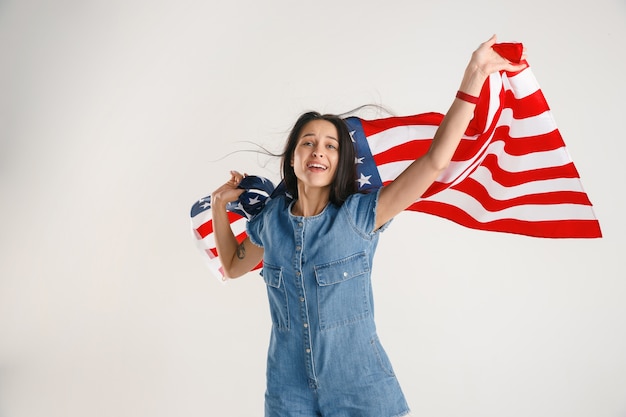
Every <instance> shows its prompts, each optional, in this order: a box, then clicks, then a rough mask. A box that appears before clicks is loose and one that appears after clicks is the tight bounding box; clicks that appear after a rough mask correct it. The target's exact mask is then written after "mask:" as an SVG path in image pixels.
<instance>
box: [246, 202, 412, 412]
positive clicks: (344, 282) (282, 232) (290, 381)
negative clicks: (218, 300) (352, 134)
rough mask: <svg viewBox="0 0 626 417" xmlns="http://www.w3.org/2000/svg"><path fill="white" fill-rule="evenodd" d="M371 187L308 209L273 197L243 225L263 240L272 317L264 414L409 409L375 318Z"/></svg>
mask: <svg viewBox="0 0 626 417" xmlns="http://www.w3.org/2000/svg"><path fill="white" fill-rule="evenodd" d="M378 194H379V193H378V192H373V193H370V194H354V195H352V196H350V197H349V198H348V199H347V200H346V201H345V203H344V204H343V205H342V206H341V207H337V206H335V205H334V204H332V203H329V204H328V205H327V206H326V208H325V209H324V210H323V211H322V212H321V213H320V214H318V215H316V216H310V217H301V216H295V215H293V214H292V213H291V207H292V205H293V202H290V200H287V199H285V198H284V197H277V198H275V199H273V200H271V201H270V202H268V204H267V206H266V207H265V208H264V209H263V210H262V211H261V213H259V214H258V215H257V216H256V217H254V218H253V219H252V220H251V221H250V222H249V223H248V226H247V232H248V236H249V237H250V240H251V241H252V243H254V244H255V245H258V246H261V247H263V248H264V258H263V262H264V264H263V270H262V275H263V279H264V281H265V283H266V286H267V294H268V297H269V303H270V312H271V317H272V332H271V337H270V346H269V350H268V358H267V390H266V394H265V416H266V417H290V416H306V417H309V416H310V417H314V416H324V417H357V416H358V417H396V416H403V415H406V414H408V413H409V408H408V406H407V403H406V400H405V398H404V395H403V393H402V390H401V389H400V385H399V384H398V381H397V379H396V376H395V374H394V371H393V368H392V366H391V363H390V362H389V359H388V357H387V355H386V353H385V351H384V350H383V348H382V346H381V344H380V341H379V339H378V336H377V334H376V326H375V324H374V303H373V299H372V286H371V270H372V259H373V256H374V251H375V249H376V245H377V243H378V237H379V232H380V231H381V230H382V229H384V227H383V228H381V229H379V230H377V231H374V230H373V229H374V227H375V220H376V203H377V201H378ZM385 227H386V225H385Z"/></svg>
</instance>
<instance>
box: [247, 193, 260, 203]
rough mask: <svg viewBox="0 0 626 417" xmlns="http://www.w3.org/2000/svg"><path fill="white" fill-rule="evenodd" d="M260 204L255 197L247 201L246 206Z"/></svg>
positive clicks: (257, 197)
mask: <svg viewBox="0 0 626 417" xmlns="http://www.w3.org/2000/svg"><path fill="white" fill-rule="evenodd" d="M260 202H261V200H259V196H258V195H257V196H256V197H254V198H251V199H249V201H248V204H252V205H254V204H259V203H260Z"/></svg>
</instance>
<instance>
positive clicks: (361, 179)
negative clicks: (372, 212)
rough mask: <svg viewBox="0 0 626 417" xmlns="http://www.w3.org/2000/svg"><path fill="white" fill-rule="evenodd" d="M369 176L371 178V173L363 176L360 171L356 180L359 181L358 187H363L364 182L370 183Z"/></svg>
mask: <svg viewBox="0 0 626 417" xmlns="http://www.w3.org/2000/svg"><path fill="white" fill-rule="evenodd" d="M370 178H372V176H371V175H367V176H365V175H363V173H361V178H359V179H358V180H357V182H358V183H359V187H363V186H364V185H365V184H371V182H370Z"/></svg>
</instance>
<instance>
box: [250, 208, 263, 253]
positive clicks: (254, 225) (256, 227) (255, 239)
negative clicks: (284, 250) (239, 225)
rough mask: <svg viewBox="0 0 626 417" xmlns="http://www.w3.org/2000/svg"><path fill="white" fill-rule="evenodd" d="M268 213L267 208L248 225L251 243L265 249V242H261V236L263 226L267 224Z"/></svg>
mask: <svg viewBox="0 0 626 417" xmlns="http://www.w3.org/2000/svg"><path fill="white" fill-rule="evenodd" d="M264 213H267V207H266V208H264V209H263V210H261V212H260V213H258V214H257V215H255V216H254V217H252V219H250V220H249V221H248V222H247V223H246V233H247V234H248V237H249V238H250V242H252V243H253V244H255V245H256V246H259V247H263V241H262V240H261V235H262V232H263V226H264V224H265V215H264Z"/></svg>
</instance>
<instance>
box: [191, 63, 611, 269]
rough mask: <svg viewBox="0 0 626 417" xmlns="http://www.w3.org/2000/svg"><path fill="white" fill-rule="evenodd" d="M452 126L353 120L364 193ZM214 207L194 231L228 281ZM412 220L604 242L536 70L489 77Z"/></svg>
mask: <svg viewBox="0 0 626 417" xmlns="http://www.w3.org/2000/svg"><path fill="white" fill-rule="evenodd" d="M442 119H443V115H442V114H440V113H424V114H419V115H415V116H406V117H390V118H385V119H378V120H363V119H360V118H358V117H349V118H347V119H345V120H346V123H347V125H348V128H349V131H350V134H351V136H352V139H353V141H354V146H355V149H356V151H357V158H356V161H355V162H356V166H357V182H358V186H359V190H360V191H363V192H367V191H371V190H373V189H376V188H379V187H381V186H384V185H386V184H389V183H390V182H392V181H393V180H394V179H395V178H396V177H397V176H398V175H399V174H400V173H401V172H402V171H403V170H404V169H405V168H406V167H407V166H408V165H409V164H410V163H411V162H412V161H414V160H415V159H417V158H418V157H420V156H422V155H423V154H425V153H426V151H427V150H428V148H429V146H430V143H431V141H432V138H433V136H434V134H435V131H436V130H437V127H438V126H439V124H440V123H441V120H442ZM264 192H265V191H264ZM267 194H268V195H269V193H267ZM207 204H208V201H207V198H205V199H201V200H200V201H199V202H197V203H196V204H195V205H194V207H196V206H202V205H204V206H205V207H206V209H204V210H202V211H198V210H196V211H195V212H194V210H192V228H193V230H194V233H195V235H196V238H197V241H198V243H199V246H200V248H201V249H202V250H203V251H204V252H205V253H206V254H207V255H208V260H209V263H210V265H209V266H210V267H211V269H212V270H213V271H214V273H215V274H216V276H218V277H219V278H220V279H221V278H222V277H223V274H222V272H221V270H220V268H221V265H220V264H219V259H218V258H217V252H216V251H215V244H214V241H213V238H212V235H211V218H210V209H209V208H210V205H207ZM407 210H410V211H418V212H423V213H428V214H432V215H435V216H439V217H442V218H446V219H448V220H451V221H454V222H456V223H458V224H460V225H463V226H466V227H469V228H473V229H478V230H486V231H494V232H504V233H514V234H520V235H526V236H532V237H542V238H599V237H601V236H602V233H601V230H600V224H599V222H598V220H597V218H596V216H595V214H594V212H593V208H592V204H591V202H590V200H589V198H588V196H587V194H586V193H585V191H584V190H583V187H582V184H581V181H580V176H579V174H578V171H577V170H576V167H575V166H574V163H573V161H572V159H571V157H570V155H569V153H568V151H567V149H566V147H565V143H564V142H563V138H562V137H561V134H560V133H559V130H558V129H557V126H556V123H555V120H554V117H553V115H552V113H551V111H550V108H549V106H548V103H547V101H546V100H545V98H544V96H543V93H542V91H541V89H540V88H539V84H538V83H537V80H536V79H535V76H534V75H533V73H532V71H531V69H530V67H527V68H526V69H524V70H522V71H520V72H518V73H507V72H505V71H502V72H500V73H494V74H491V75H490V76H489V79H488V80H487V82H485V85H484V87H483V90H482V92H481V94H480V98H479V102H478V104H477V106H476V109H475V112H474V118H473V120H472V121H471V122H470V125H469V127H468V129H467V130H466V132H465V135H464V136H463V138H462V140H461V143H460V144H459V147H458V148H457V150H456V152H455V154H454V156H453V158H452V162H451V163H450V166H449V168H448V169H447V170H446V171H445V172H443V173H442V175H441V176H440V177H439V178H437V180H436V181H435V183H433V185H432V186H431V187H430V188H429V189H428V190H427V191H426V192H425V193H424V194H423V195H422V197H421V198H420V199H418V200H417V201H416V202H415V203H413V204H412V205H411V206H410V207H408V208H407ZM194 213H195V214H194ZM230 215H231V222H232V227H233V230H234V232H235V235H236V236H237V237H238V239H239V240H242V239H243V238H245V222H246V213H245V212H239V214H237V213H236V212H235V210H233V211H230Z"/></svg>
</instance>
